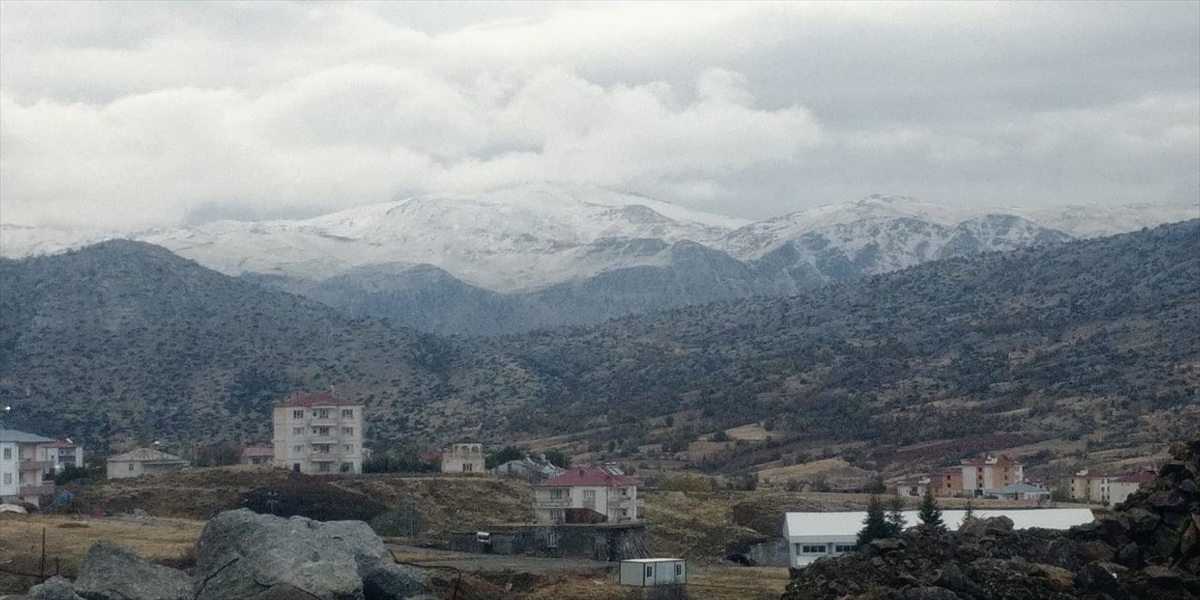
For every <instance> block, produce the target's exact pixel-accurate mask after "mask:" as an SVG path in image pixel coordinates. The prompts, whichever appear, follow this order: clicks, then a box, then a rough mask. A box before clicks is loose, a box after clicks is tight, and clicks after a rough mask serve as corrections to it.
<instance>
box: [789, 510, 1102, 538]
mask: <svg viewBox="0 0 1200 600" xmlns="http://www.w3.org/2000/svg"><path fill="white" fill-rule="evenodd" d="M966 514H967V511H965V510H944V511H942V521H943V522H944V523H946V525H947V526H948V527H950V528H951V529H958V526H959V525H961V524H962V521H963V517H965V516H966ZM975 516H976V517H979V518H980V519H987V518H991V517H1001V516H1003V517H1008V518H1010V519H1012V522H1013V528H1014V529H1029V528H1032V527H1040V528H1042V529H1070V528H1071V527H1074V526H1075V525H1082V524H1084V523H1091V522H1092V521H1093V520H1094V519H1095V516H1094V515H1092V511H1091V509H1088V508H1029V509H1010V510H976V511H975ZM866 518H867V512H866V511H849V512H790V513H787V515H786V518H785V520H784V525H783V535H784V537H787V538H792V537H806V538H812V537H842V536H853V535H856V534H857V533H858V532H859V530H861V529H862V528H863V521H864V520H866ZM904 520H905V521H906V522H907V523H908V524H909V525H910V526H912V525H916V524H917V523H920V522H921V521H920V518H919V517H918V516H917V511H915V510H906V511H904Z"/></svg>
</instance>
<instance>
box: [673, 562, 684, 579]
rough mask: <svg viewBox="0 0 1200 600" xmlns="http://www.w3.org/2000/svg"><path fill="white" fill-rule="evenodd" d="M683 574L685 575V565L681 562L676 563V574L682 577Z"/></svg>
mask: <svg viewBox="0 0 1200 600" xmlns="http://www.w3.org/2000/svg"><path fill="white" fill-rule="evenodd" d="M682 575H683V565H681V564H679V563H675V576H676V577H681V576H682Z"/></svg>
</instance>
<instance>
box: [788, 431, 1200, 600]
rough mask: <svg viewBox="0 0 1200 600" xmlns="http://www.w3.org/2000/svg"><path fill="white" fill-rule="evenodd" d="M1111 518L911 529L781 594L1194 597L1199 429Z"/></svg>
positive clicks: (813, 598)
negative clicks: (1058, 526)
mask: <svg viewBox="0 0 1200 600" xmlns="http://www.w3.org/2000/svg"><path fill="white" fill-rule="evenodd" d="M1171 455H1172V460H1171V461H1169V462H1167V463H1166V464H1165V465H1163V466H1162V468H1161V469H1160V470H1159V472H1158V476H1157V477H1156V478H1155V479H1154V480H1153V481H1151V482H1149V483H1147V484H1146V485H1144V486H1142V488H1141V489H1140V490H1139V491H1138V492H1136V493H1134V494H1132V495H1130V496H1129V498H1128V499H1127V500H1126V501H1125V502H1124V503H1122V504H1121V505H1118V506H1117V507H1116V508H1115V510H1114V511H1113V512H1112V514H1111V515H1107V516H1104V517H1102V518H1100V519H1098V520H1097V521H1095V522H1093V523H1089V524H1087V525H1083V526H1079V527H1075V528H1072V529H1071V530H1070V531H1067V532H1056V531H1049V530H1039V529H1029V530H1022V531H1014V530H1013V529H1012V522H1011V521H1009V520H1008V519H1003V518H1000V519H987V520H979V521H975V522H973V523H970V524H968V525H965V526H963V527H962V528H961V529H960V530H959V531H957V532H937V531H931V530H926V529H921V528H914V529H911V530H909V531H907V532H905V533H904V534H902V535H901V536H900V537H898V538H893V539H884V540H875V541H873V542H871V543H870V544H867V545H866V547H864V548H862V549H860V551H859V552H856V553H854V554H849V555H845V556H842V557H839V558H833V559H822V560H818V561H816V562H815V563H813V564H812V565H810V566H809V567H807V568H806V569H804V570H803V571H800V572H799V574H798V576H797V578H796V579H793V580H792V582H791V583H789V584H788V587H787V590H786V591H785V592H784V594H783V600H834V599H843V600H854V599H859V600H868V599H870V600H1010V599H1012V600H1016V599H1024V598H1039V599H1047V600H1067V599H1075V598H1084V599H1089V600H1091V599H1095V600H1101V599H1105V600H1125V599H1128V600H1133V599H1139V598H1155V599H1158V600H1184V599H1193V598H1198V597H1200V486H1197V481H1198V480H1200V432H1198V433H1197V435H1196V437H1194V438H1192V440H1191V441H1190V442H1187V443H1181V444H1176V445H1175V446H1173V447H1172V448H1171Z"/></svg>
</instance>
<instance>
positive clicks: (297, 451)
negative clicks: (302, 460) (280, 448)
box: [292, 446, 304, 454]
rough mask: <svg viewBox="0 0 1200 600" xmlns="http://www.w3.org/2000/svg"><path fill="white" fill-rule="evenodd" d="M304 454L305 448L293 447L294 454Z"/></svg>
mask: <svg viewBox="0 0 1200 600" xmlns="http://www.w3.org/2000/svg"><path fill="white" fill-rule="evenodd" d="M301 452H304V446H292V454H300V453H301Z"/></svg>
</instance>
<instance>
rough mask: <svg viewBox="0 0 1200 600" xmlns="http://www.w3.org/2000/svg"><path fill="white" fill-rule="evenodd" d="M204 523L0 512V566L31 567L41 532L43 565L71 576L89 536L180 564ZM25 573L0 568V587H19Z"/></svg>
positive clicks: (36, 557) (35, 567) (3, 589)
mask: <svg viewBox="0 0 1200 600" xmlns="http://www.w3.org/2000/svg"><path fill="white" fill-rule="evenodd" d="M203 526H204V523H203V522H201V521H188V520H182V519H146V520H145V521H144V522H138V521H135V520H133V519H128V520H126V519H115V518H102V519H93V518H80V517H71V516H59V515H14V514H3V515H0V569H5V570H15V571H21V572H24V573H36V572H37V571H38V566H39V565H38V563H39V561H40V557H41V546H42V532H43V531H45V533H46V559H47V571H48V572H51V573H53V572H54V571H55V569H56V568H57V569H58V570H59V571H60V572H61V573H62V574H63V575H66V576H68V577H74V576H75V574H76V572H77V571H78V570H79V565H80V563H81V562H82V560H83V556H84V554H86V553H87V549H88V548H89V547H90V546H91V545H92V543H93V542H96V541H98V540H112V541H114V542H116V543H117V544H119V545H121V546H124V547H126V548H128V549H130V550H133V551H134V552H136V553H138V554H139V555H141V556H142V557H144V558H146V559H149V560H151V561H154V562H158V563H163V564H168V565H172V566H182V565H185V564H186V563H187V562H188V557H189V556H190V555H191V552H192V546H193V544H194V543H195V541H196V538H197V537H199V536H200V529H201V528H202V527H203ZM32 583H34V581H33V580H31V579H29V578H27V577H17V576H13V575H8V574H3V573H0V592H24V591H25V590H26V589H27V588H28V587H29V585H31V584H32Z"/></svg>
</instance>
